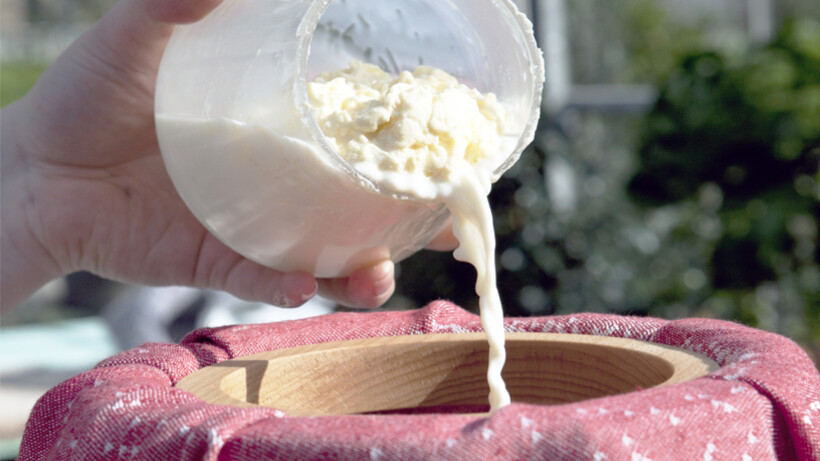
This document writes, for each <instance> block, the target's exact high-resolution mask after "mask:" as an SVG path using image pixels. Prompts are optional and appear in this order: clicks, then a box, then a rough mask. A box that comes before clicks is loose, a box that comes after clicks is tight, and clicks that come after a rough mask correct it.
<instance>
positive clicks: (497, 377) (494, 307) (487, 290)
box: [444, 172, 510, 413]
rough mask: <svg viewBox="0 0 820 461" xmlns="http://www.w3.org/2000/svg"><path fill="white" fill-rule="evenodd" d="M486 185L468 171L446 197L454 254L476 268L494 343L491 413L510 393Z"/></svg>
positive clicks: (455, 180)
mask: <svg viewBox="0 0 820 461" xmlns="http://www.w3.org/2000/svg"><path fill="white" fill-rule="evenodd" d="M487 184H488V185H487V187H486V188H485V187H483V186H482V184H481V181H479V178H478V177H477V176H475V175H472V174H469V173H467V172H464V173H461V174H459V175H457V176H456V177H454V178H453V181H452V185H453V191H452V193H451V194H450V195H448V196H446V197H445V198H444V200H445V204H446V205H447V207H448V208H449V209H450V212H451V213H452V215H453V233H454V234H455V236H456V238H457V239H458V241H459V247H458V248H457V249H456V251H455V252H454V253H453V256H454V257H455V258H456V259H458V260H459V261H463V262H467V263H470V264H472V265H473V267H475V269H476V273H477V277H476V285H475V290H476V294H478V303H479V309H480V314H481V326H482V327H483V328H484V331H485V333H486V334H487V340H488V341H489V345H490V357H489V365H488V367H487V382H488V384H489V385H490V397H489V399H490V412H491V413H492V412H495V411H496V410H498V409H500V408H502V407H504V406H506V405H509V403H510V393H509V392H508V391H507V386H506V385H505V383H504V379H503V378H502V377H501V370H502V369H503V368H504V362H505V361H506V358H507V354H506V349H505V347H504V311H503V309H502V306H501V297H500V296H499V294H498V285H497V283H496V271H495V231H494V229H493V215H492V212H491V210H490V202H489V200H488V199H487V193H488V192H489V182H487Z"/></svg>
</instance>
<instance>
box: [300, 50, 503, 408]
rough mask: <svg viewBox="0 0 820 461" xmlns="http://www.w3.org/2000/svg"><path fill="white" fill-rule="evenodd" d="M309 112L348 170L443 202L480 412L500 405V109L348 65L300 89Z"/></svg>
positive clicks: (453, 83) (410, 78)
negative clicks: (495, 176) (464, 284)
mask: <svg viewBox="0 0 820 461" xmlns="http://www.w3.org/2000/svg"><path fill="white" fill-rule="evenodd" d="M308 93H309V95H310V97H311V103H312V106H311V109H312V111H313V114H314V116H315V118H316V119H317V121H318V123H319V126H320V127H321V129H322V131H323V133H324V134H325V136H327V137H328V138H329V140H330V142H331V144H332V145H333V146H334V147H335V149H336V150H337V152H339V153H340V155H341V156H342V157H344V158H345V159H346V160H347V161H348V162H349V163H350V164H351V165H353V166H354V167H355V168H357V169H358V170H359V171H360V172H362V173H363V174H364V175H366V176H368V177H369V178H371V179H373V180H375V181H377V182H380V183H382V185H384V186H386V187H387V188H388V189H390V190H393V191H396V192H399V193H404V194H407V195H409V196H412V197H415V198H417V199H419V200H431V201H434V202H443V203H444V204H445V205H446V206H447V208H448V209H449V210H450V212H451V214H452V215H453V231H454V234H455V236H456V238H457V239H458V241H459V247H458V248H457V249H456V251H455V253H454V256H455V257H456V259H458V260H460V261H464V262H468V263H470V264H472V265H473V266H474V267H475V269H476V272H477V280H476V286H475V288H476V293H477V294H478V296H479V307H480V311H481V324H482V327H483V328H484V331H485V332H486V333H487V337H488V340H489V346H490V357H489V366H488V370H487V380H488V383H489V386H490V397H489V400H490V411H491V412H492V411H495V410H498V409H499V408H501V407H503V406H505V405H507V404H509V403H510V395H509V392H507V389H506V386H505V384H504V380H503V379H502V377H501V370H502V368H503V367H504V362H505V359H506V352H505V348H504V313H503V310H502V306H501V300H500V297H499V294H498V287H497V284H496V274H495V232H494V229H493V220H492V213H491V211H490V205H489V201H488V200H487V195H488V194H489V192H490V187H491V180H490V177H491V174H492V171H493V170H494V169H495V167H497V166H498V165H499V164H500V163H501V162H502V161H503V160H504V159H505V158H506V155H507V154H509V153H510V152H512V148H513V146H514V145H515V142H516V141H517V138H515V137H511V136H505V135H504V133H503V130H504V119H505V110H504V107H503V106H502V105H501V104H499V103H498V102H497V101H496V99H495V96H494V95H492V94H481V93H480V92H478V91H476V90H474V89H472V88H468V87H467V86H465V85H463V84H460V83H459V82H458V80H457V79H455V78H454V77H452V76H450V75H448V74H446V73H445V72H443V71H441V70H438V69H434V68H431V67H425V66H420V67H418V68H417V69H416V70H415V71H414V72H413V73H410V72H402V73H401V74H399V75H398V76H394V75H390V74H388V73H386V72H384V71H382V70H381V69H379V68H378V67H376V66H373V65H369V64H363V63H360V62H355V61H354V62H352V63H351V65H350V67H349V68H348V69H345V70H341V71H335V72H328V73H325V74H322V75H320V76H319V77H317V78H316V79H315V80H314V81H313V82H312V83H310V84H309V86H308Z"/></svg>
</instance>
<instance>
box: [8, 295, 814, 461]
mask: <svg viewBox="0 0 820 461" xmlns="http://www.w3.org/2000/svg"><path fill="white" fill-rule="evenodd" d="M506 328H507V331H536V332H537V331H541V332H554V333H578V334H592V335H606V336H620V337H627V338H635V339H641V340H646V341H652V342H656V343H661V344H668V345H672V346H677V347H681V348H684V349H688V350H691V351H695V352H699V353H702V354H705V355H707V356H709V357H711V358H712V359H714V360H715V361H716V362H717V363H718V364H719V365H720V367H721V368H720V369H719V370H718V371H717V372H715V373H713V374H710V375H708V376H706V377H703V378H699V379H696V380H692V381H689V382H686V383H681V384H677V385H672V386H666V387H660V388H653V389H647V390H643V391H639V392H632V393H628V394H622V395H618V396H612V397H606V398H600V399H592V400H587V401H583V402H578V403H572V404H564V405H556V406H538V405H525V404H516V403H514V404H512V405H510V406H508V407H505V408H503V409H501V410H500V411H498V412H497V413H495V414H494V415H493V416H492V417H491V418H486V419H485V418H476V417H471V416H464V415H453V414H449V415H448V414H435V415H430V414H426V415H389V416H385V415H380V416H362V415H352V416H328V417H317V418H303V417H302V418H297V417H288V416H287V415H286V414H284V413H283V412H281V411H279V410H276V409H273V408H234V407H226V406H218V405H211V404H207V403H204V402H202V401H200V400H198V399H197V398H196V397H194V396H192V395H191V394H189V393H187V392H185V391H182V390H180V389H176V388H174V387H173V385H174V383H176V382H177V381H178V380H179V379H181V378H182V377H183V376H185V375H187V374H188V373H191V372H192V371H194V370H196V369H198V368H200V367H203V366H207V365H211V364H213V363H216V362H220V361H223V360H227V359H230V358H234V357H240V356H244V355H249V354H254V353H257V352H262V351H267V350H272V349H278V348H284V347H291V346H296V345H301V344H308V343H319V342H326V341H337V340H344V339H353V338H363V337H373V336H387V335H403V334H426V333H444V332H463V331H480V330H481V327H480V324H479V320H478V317H477V316H475V315H473V314H470V313H468V312H466V311H464V310H462V309H460V308H458V307H456V306H454V305H452V304H449V303H446V302H435V303H432V304H431V305H429V306H427V307H426V308H424V309H421V310H417V311H408V312H380V313H343V314H333V315H329V316H323V317H316V318H311V319H306V320H299V321H292V322H282V323H272V324H264V325H241V326H232V327H224V328H205V329H201V330H198V331H195V332H193V333H191V334H190V335H189V336H188V337H187V338H185V340H183V341H182V344H180V345H172V344H154V343H151V344H146V345H143V346H142V347H139V348H136V349H132V350H129V351H126V352H123V353H121V354H118V355H115V356H114V357H111V358H109V359H107V360H104V361H103V362H101V363H100V364H99V365H97V367H95V368H94V369H93V370H91V371H88V372H85V373H83V374H80V375H79V376H76V377H74V378H72V379H69V380H67V381H65V382H63V383H62V384H60V385H58V386H56V387H55V388H53V389H52V390H50V391H49V392H48V393H46V394H45V395H44V396H43V397H42V398H41V399H40V401H39V402H38V403H37V405H36V406H35V408H34V410H33V412H32V414H31V417H30V420H29V422H28V426H27V428H26V432H25V435H24V437H23V442H22V447H21V451H20V458H19V459H21V460H23V461H26V460H35V459H112V460H113V459H121V458H129V459H144V460H151V461H155V460H166V459H167V460H194V459H196V460H199V459H206V460H223V459H239V460H260V459H300V460H304V459H338V460H361V459H364V460H368V459H369V460H392V459H400V460H411V459H452V460H472V459H480V460H483V459H550V460H553V459H554V460H560V459H589V460H610V461H611V460H647V459H653V460H723V459H732V460H746V459H751V460H766V459H799V460H818V459H820V375H818V372H817V369H816V368H815V367H814V365H813V364H812V362H811V361H810V360H809V358H808V357H807V355H806V354H805V353H804V352H803V351H802V349H800V348H799V347H798V346H797V345H796V344H794V343H793V342H792V341H790V340H789V339H787V338H784V337H782V336H778V335H775V334H772V333H767V332H764V331H760V330H756V329H752V328H748V327H744V326H741V325H737V324H734V323H730V322H726V321H719V320H707V319H686V320H676V321H665V320H660V319H653V318H636V317H624V316H615V315H601V314H578V315H569V316H556V317H535V318H509V319H506Z"/></svg>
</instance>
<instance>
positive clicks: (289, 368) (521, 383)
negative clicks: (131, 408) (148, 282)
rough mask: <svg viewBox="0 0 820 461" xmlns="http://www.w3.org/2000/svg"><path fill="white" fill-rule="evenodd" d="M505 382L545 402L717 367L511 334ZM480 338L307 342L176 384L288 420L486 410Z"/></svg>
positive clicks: (678, 378)
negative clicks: (270, 409)
mask: <svg viewBox="0 0 820 461" xmlns="http://www.w3.org/2000/svg"><path fill="white" fill-rule="evenodd" d="M506 341H507V344H506V349H507V363H506V365H505V367H504V371H503V376H504V379H505V381H506V384H507V388H508V390H509V391H510V395H511V396H512V400H513V402H525V403H532V404H541V405H551V404H561V403H569V402H576V401H581V400H586V399H592V398H597V397H603V396H608V395H615V394H622V393H626V392H632V391H636V390H641V389H647V388H651V387H655V386H665V385H670V384H676V383H681V382H684V381H688V380H691V379H694V378H698V377H700V376H703V375H705V374H708V373H711V372H713V371H715V370H717V369H718V366H717V364H716V363H715V362H714V361H712V360H711V359H709V358H707V357H705V356H702V355H700V354H696V353H693V352H689V351H685V350H682V349H678V348H674V347H671V346H665V345H661V344H655V343H649V342H644V341H638V340H634V339H625V338H613V337H605V336H590V335H572V334H554V333H507V335H506ZM487 356H488V344H487V338H486V335H485V334H484V333H444V334H429V335H412V336H391V337H378V338H366V339H357V340H349V341H340V342H332V343H322V344H311V345H306V346H300V347H293V348H289V349H281V350H274V351H268V352H262V353H259V354H255V355H250V356H246V357H239V358H236V359H233V360H228V361H226V362H222V363H218V364H215V365H212V366H209V367H205V368H202V369H200V370H198V371H196V372H194V373H192V374H190V375H188V376H186V377H185V378H183V379H182V380H181V381H179V383H177V387H179V388H182V389H184V390H186V391H188V392H191V393H192V394H194V395H196V396H198V397H199V398H200V399H202V400H204V401H206V402H209V403H213V404H222V405H234V406H239V407H245V406H255V405H260V406H266V407H274V408H278V409H280V410H282V411H285V412H286V413H288V414H289V415H291V416H318V415H341V414H355V413H404V412H406V413H420V412H421V413H424V412H436V413H452V412H462V413H481V412H486V411H488V408H489V407H488V403H487V396H488V393H489V387H488V385H487V379H486V376H487Z"/></svg>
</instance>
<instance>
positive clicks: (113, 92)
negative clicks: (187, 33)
mask: <svg viewBox="0 0 820 461" xmlns="http://www.w3.org/2000/svg"><path fill="white" fill-rule="evenodd" d="M220 2H221V0H176V1H172V0H122V1H120V2H119V3H117V4H116V5H115V6H114V7H113V8H112V9H111V11H109V12H108V14H106V15H105V17H104V18H102V19H101V20H100V21H99V22H98V23H97V24H95V25H94V26H93V27H92V28H91V29H90V30H89V31H88V32H86V33H85V34H84V35H83V36H82V37H80V38H79V39H78V40H77V41H76V42H75V43H73V44H72V45H71V47H69V49H68V50H66V52H64V53H63V54H62V55H61V56H60V57H59V58H58V59H57V60H56V61H55V62H54V64H53V65H52V66H50V67H49V69H47V70H46V72H45V73H44V74H43V75H42V77H41V78H40V80H39V81H38V82H37V84H36V85H35V87H34V88H33V89H32V91H31V92H30V93H29V94H27V95H26V96H25V97H23V98H22V99H21V100H20V101H18V102H16V103H14V104H12V105H11V106H9V107H7V108H5V109H3V111H2V119H3V123H2V132H0V140H2V141H1V142H2V146H1V147H2V149H1V150H2V176H3V177H2V185H3V189H2V191H3V193H2V210H3V216H2V218H3V219H2V251H3V259H4V261H3V265H2V267H0V269H2V287H3V289H2V307H3V309H8V308H11V307H13V306H14V305H16V304H17V303H19V302H21V301H22V300H24V299H25V298H26V297H27V296H28V295H30V294H31V293H32V292H33V291H34V290H35V289H37V288H38V287H39V286H41V285H42V284H44V283H45V282H47V281H48V280H51V279H53V278H56V277H59V276H62V275H65V274H68V273H71V272H75V271H79V270H86V271H90V272H93V273H96V274H98V275H101V276H103V277H107V278H111V279H114V280H119V281H124V282H129V283H138V284H146V285H186V286H194V287H203V288H205V287H207V288H214V289H222V290H226V291H228V292H230V293H232V294H234V295H236V296H238V297H240V298H243V299H248V300H254V301H263V302H268V303H272V304H276V305H280V306H298V305H300V304H302V303H304V302H305V301H307V300H308V299H309V298H310V297H312V296H313V295H314V294H315V293H316V292H317V289H319V288H320V287H321V291H322V293H323V295H325V296H327V297H329V298H331V299H334V300H336V301H338V302H340V303H342V304H345V305H348V306H354V307H377V306H379V305H381V304H382V303H384V302H385V301H386V300H387V299H388V298H389V297H390V296H391V295H392V293H393V290H394V288H395V282H394V275H393V264H392V263H391V262H390V261H384V262H382V263H378V264H375V265H374V266H371V267H365V268H361V269H359V270H357V271H356V272H354V273H353V274H352V275H351V276H350V277H346V278H341V279H332V280H316V279H315V278H314V277H313V276H312V275H311V274H309V273H306V272H302V271H296V272H289V273H283V272H279V271H276V270H273V269H270V268H267V267H264V266H261V265H259V264H257V263H254V262H252V261H250V260H248V259H246V258H244V257H242V256H241V255H239V254H237V253H235V252H234V251H232V250H230V249H229V248H228V247H227V246H225V245H224V244H222V243H221V242H220V241H219V240H217V239H216V238H215V237H213V235H211V234H210V233H209V232H208V231H207V230H206V229H205V228H204V227H203V226H202V225H201V224H200V223H199V222H198V221H197V220H196V218H195V217H194V216H193V215H192V214H191V213H190V211H189V210H188V209H187V207H186V206H185V205H184V203H183V202H182V200H181V199H180V198H179V196H178V195H177V193H176V191H175V189H174V187H173V184H172V183H171V180H170V178H169V177H168V175H167V173H166V172H165V168H164V164H163V162H162V158H161V155H160V151H159V147H158V144H157V138H156V133H155V127H154V87H155V83H156V75H157V70H158V67H159V62H160V58H161V56H162V52H163V50H164V48H165V45H166V43H167V41H168V38H169V37H170V35H171V32H172V30H173V25H174V24H181V23H188V22H194V21H197V20H199V19H201V18H202V17H204V16H205V15H206V14H207V13H209V12H210V11H211V10H213V9H214V8H215V7H216V6H217V5H218V4H219V3H220Z"/></svg>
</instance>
